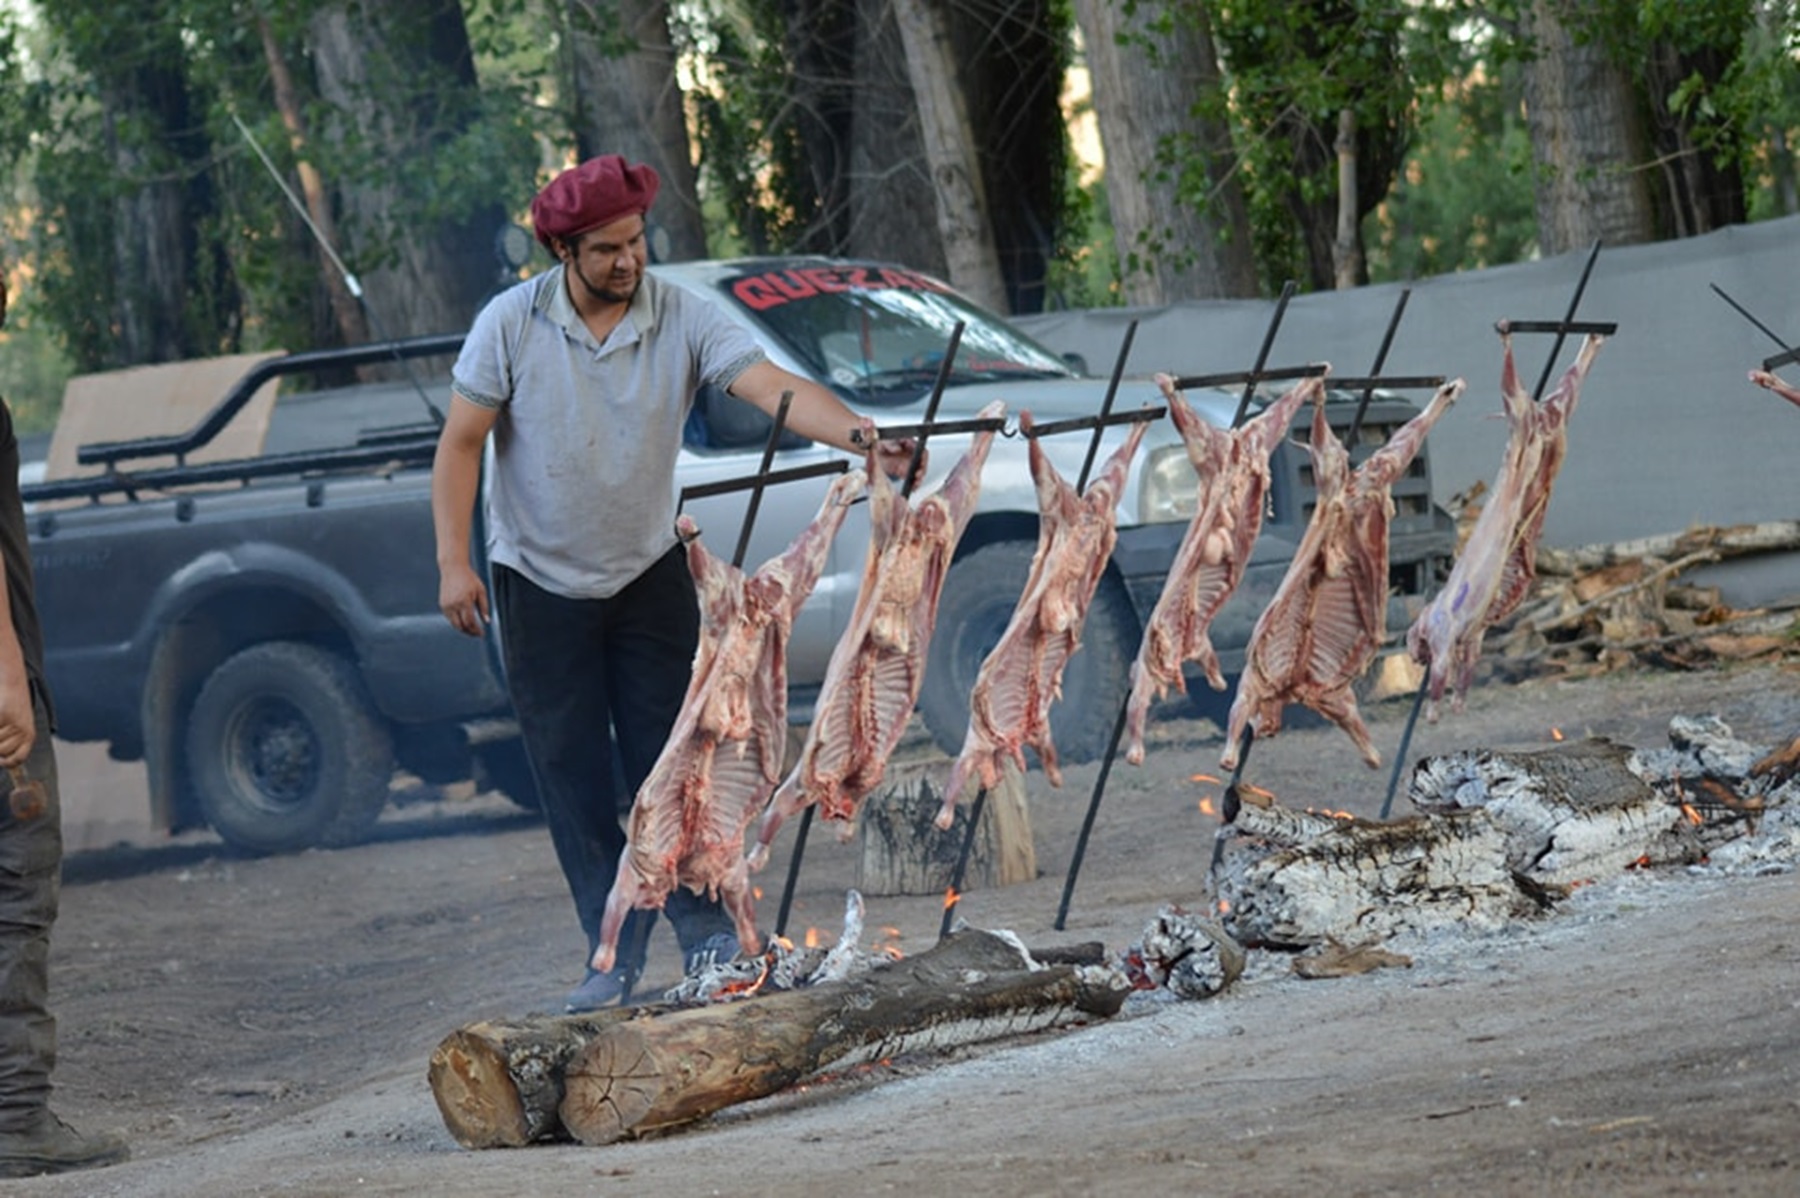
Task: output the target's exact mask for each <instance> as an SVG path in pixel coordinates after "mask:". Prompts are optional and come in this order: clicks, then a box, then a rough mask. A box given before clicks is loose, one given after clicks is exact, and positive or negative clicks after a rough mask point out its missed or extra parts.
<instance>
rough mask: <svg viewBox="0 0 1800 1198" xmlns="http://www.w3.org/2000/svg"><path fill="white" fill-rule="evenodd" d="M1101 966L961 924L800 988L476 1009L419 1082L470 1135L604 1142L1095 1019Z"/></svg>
mask: <svg viewBox="0 0 1800 1198" xmlns="http://www.w3.org/2000/svg"><path fill="white" fill-rule="evenodd" d="M1126 993H1127V983H1126V981H1125V980H1124V978H1123V976H1122V975H1121V974H1119V973H1118V972H1117V971H1116V970H1113V969H1111V968H1108V967H1096V966H1086V965H1051V966H1045V965H1042V964H1041V963H1039V962H1037V961H1034V960H1033V959H1032V957H1031V955H1030V954H1029V953H1028V952H1026V951H1025V950H1024V949H1023V948H1022V947H1021V946H1020V945H1018V943H1017V941H1016V939H1013V938H1009V937H1007V936H1005V935H1000V934H995V933H990V932H979V931H968V932H960V933H958V934H956V935H954V936H951V937H949V938H947V939H945V940H944V941H942V942H940V943H939V944H938V945H937V946H935V947H933V948H932V949H929V950H927V951H926V952H923V953H920V954H919V955H918V956H916V957H909V958H905V959H902V960H900V961H895V962H893V963H891V964H889V965H886V966H885V967H882V968H878V969H875V970H872V971H871V972H868V973H866V974H862V975H859V976H855V977H851V978H847V979H844V980H841V981H834V982H829V983H825V984H822V985H818V986H813V987H809V988H807V989H803V990H793V991H786V992H782V993H774V994H761V995H757V996H754V997H751V998H744V999H740V1000H739V1001H736V1002H730V1003H717V1004H712V1005H708V1006H702V1007H690V1008H680V1009H676V1008H669V1007H661V1008H639V1009H637V1010H635V1011H627V1012H616V1013H611V1016H612V1017H610V1018H607V1017H591V1016H589V1017H551V1016H544V1017H539V1018H535V1019H529V1020H525V1021H521V1022H513V1023H492V1022H484V1023H476V1024H472V1025H470V1026H468V1027H464V1028H461V1029H459V1030H458V1031H455V1032H452V1033H451V1034H450V1035H449V1036H448V1037H446V1038H445V1040H444V1041H443V1042H442V1043H441V1044H440V1045H439V1046H438V1048H437V1050H436V1051H435V1052H434V1053H433V1054H432V1058H431V1066H430V1070H429V1080H430V1082H431V1088H432V1094H433V1096H434V1097H435V1098H436V1099H437V1103H438V1110H439V1112H440V1113H441V1114H442V1115H443V1118H444V1123H445V1126H446V1127H448V1128H449V1130H450V1133H451V1134H452V1135H453V1136H455V1137H456V1140H457V1142H458V1143H460V1144H462V1145H464V1146H465V1147H469V1148H488V1147H497V1146H518V1145H522V1144H526V1143H531V1142H533V1141H537V1140H548V1139H565V1138H573V1139H575V1140H578V1141H580V1142H582V1143H584V1144H607V1143H612V1142H614V1141H617V1140H621V1139H626V1138H630V1137H636V1136H642V1135H646V1134H649V1133H653V1132H658V1131H663V1130H667V1129H669V1128H673V1127H678V1126H680V1125H682V1124H686V1123H691V1122H693V1121H695V1120H697V1119H701V1118H703V1117H705V1116H706V1115H709V1114H712V1113H714V1112H716V1111H719V1110H721V1109H723V1108H725V1107H727V1106H731V1105H733V1104H736V1103H741V1102H748V1101H750V1100H752V1099H756V1098H762V1097H766V1096H768V1095H770V1094H774V1093H776V1092H778V1091H780V1090H782V1089H784V1088H786V1087H788V1086H790V1085H793V1084H794V1083H795V1082H798V1081H800V1080H802V1079H804V1078H806V1077H808V1076H810V1075H813V1074H815V1073H817V1072H819V1071H820V1070H822V1069H825V1068H827V1067H837V1068H843V1067H847V1066H849V1065H853V1064H858V1063H862V1062H865V1061H871V1060H880V1059H884V1058H887V1057H891V1056H896V1055H899V1054H901V1053H906V1052H917V1051H929V1050H941V1049H946V1048H951V1047H955V1046H958V1045H963V1044H970V1043H977V1042H983V1041H991V1040H997V1039H1001V1038H1003V1037H1007V1036H1014V1035H1019V1034H1022V1033H1026V1032H1033V1031H1039V1030H1043V1029H1046V1028H1052V1027H1062V1026H1068V1025H1072V1024H1077V1023H1082V1022H1087V1021H1090V1020H1092V1019H1095V1018H1106V1017H1110V1016H1111V1015H1113V1014H1116V1013H1117V1012H1118V1010H1119V1008H1120V1007H1121V1006H1122V1005H1123V1004H1124V1000H1125V995H1126Z"/></svg>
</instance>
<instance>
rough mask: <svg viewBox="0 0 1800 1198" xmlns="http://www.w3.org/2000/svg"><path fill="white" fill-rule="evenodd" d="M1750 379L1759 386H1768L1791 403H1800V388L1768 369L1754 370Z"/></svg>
mask: <svg viewBox="0 0 1800 1198" xmlns="http://www.w3.org/2000/svg"><path fill="white" fill-rule="evenodd" d="M1750 381H1751V382H1753V383H1755V384H1756V385H1757V386H1758V387H1764V388H1767V389H1768V390H1770V391H1773V392H1774V393H1775V394H1777V395H1779V396H1781V398H1783V399H1785V400H1787V401H1788V402H1789V403H1791V404H1795V405H1800V390H1796V389H1795V388H1793V387H1790V386H1788V385H1787V384H1786V383H1784V382H1782V381H1781V380H1780V379H1779V378H1776V377H1775V376H1774V375H1773V374H1770V373H1769V372H1768V371H1766V370H1752V371H1751V372H1750Z"/></svg>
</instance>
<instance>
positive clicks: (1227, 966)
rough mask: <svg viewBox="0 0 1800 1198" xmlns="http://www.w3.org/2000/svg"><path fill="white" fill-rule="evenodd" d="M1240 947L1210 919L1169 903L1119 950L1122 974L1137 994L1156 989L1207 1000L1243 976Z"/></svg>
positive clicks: (1183, 996)
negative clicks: (1122, 954)
mask: <svg viewBox="0 0 1800 1198" xmlns="http://www.w3.org/2000/svg"><path fill="white" fill-rule="evenodd" d="M1244 965H1245V957H1244V949H1243V946H1242V945H1240V944H1239V943H1238V942H1237V941H1235V940H1233V939H1232V938H1231V937H1230V936H1228V935H1227V934H1226V932H1225V929H1224V928H1223V927H1221V926H1219V924H1218V923H1217V922H1216V921H1214V920H1210V919H1203V918H1201V917H1199V916H1197V915H1195V914H1193V913H1192V912H1190V911H1185V910H1183V909H1182V908H1180V907H1178V906H1176V905H1174V904H1173V903H1171V904H1169V905H1167V906H1165V907H1163V909H1162V910H1160V911H1158V912H1157V913H1156V918H1155V919H1153V920H1151V921H1150V922H1149V923H1148V924H1147V925H1145V927H1144V931H1143V934H1142V935H1141V936H1139V937H1138V942H1137V943H1136V944H1134V945H1132V946H1131V947H1130V948H1129V949H1127V950H1126V952H1125V973H1126V976H1128V977H1129V978H1130V979H1131V982H1132V985H1133V986H1134V987H1136V988H1137V989H1140V990H1150V989H1154V988H1156V987H1158V986H1161V987H1163V988H1165V989H1167V990H1168V991H1169V992H1170V993H1171V994H1174V995H1177V996H1178V997H1181V998H1211V997H1212V996H1213V995H1215V994H1218V993H1219V992H1220V991H1222V990H1224V989H1225V988H1226V987H1227V986H1230V985H1231V984H1232V983H1233V982H1235V981H1237V980H1238V978H1240V977H1242V976H1243V975H1244Z"/></svg>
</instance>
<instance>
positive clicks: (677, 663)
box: [432, 154, 912, 1011]
mask: <svg viewBox="0 0 1800 1198" xmlns="http://www.w3.org/2000/svg"><path fill="white" fill-rule="evenodd" d="M657 185H658V179H657V176H656V172H655V171H654V170H652V169H651V168H650V167H649V166H646V165H643V164H641V163H640V164H636V165H634V164H631V163H628V162H626V160H625V159H624V158H622V157H620V156H619V155H617V154H607V155H603V156H601V157H599V158H593V159H589V160H588V161H586V162H583V163H582V164H581V165H579V166H577V167H574V168H573V169H571V170H566V171H564V172H562V173H561V174H559V175H557V176H556V178H554V179H552V180H551V181H550V183H549V184H548V185H547V186H546V187H545V188H544V189H543V190H542V191H541V192H539V193H538V195H537V197H536V199H534V200H533V201H532V204H531V214H532V222H533V224H534V225H535V227H536V233H537V237H538V240H539V241H541V242H542V243H543V244H544V246H545V248H547V249H548V250H549V251H550V252H551V253H552V254H554V255H555V256H556V258H557V261H558V265H557V266H556V267H555V268H554V269H551V270H549V271H546V272H545V273H543V274H540V275H537V276H535V277H533V278H530V279H527V280H525V281H524V282H522V283H519V284H517V285H516V286H513V287H511V288H508V289H507V290H506V291H504V292H502V293H501V294H500V295H498V296H496V297H495V298H494V299H493V301H492V302H490V303H489V304H488V305H487V306H486V307H485V308H483V309H482V311H481V312H480V314H479V315H477V316H476V318H475V323H474V326H473V327H472V328H471V329H470V331H469V336H468V339H467V340H466V341H465V342H464V343H463V348H462V353H461V355H460V356H459V357H458V359H457V362H456V366H455V369H454V371H453V374H452V378H453V389H452V398H451V404H450V414H449V418H448V420H447V421H446V422H445V425H444V429H443V433H442V435H441V437H440V439H439V442H438V450H437V457H436V461H435V464H434V465H433V468H432V516H433V523H434V525H435V528H436V534H437V557H438V570H439V575H440V582H439V589H438V603H439V606H440V607H442V609H443V612H444V615H445V617H446V618H447V619H449V621H450V623H451V624H453V625H454V626H456V627H457V628H458V629H460V630H461V631H463V632H465V633H468V634H469V635H471V636H479V635H481V634H482V632H483V630H484V629H485V627H486V625H487V623H488V620H489V618H490V616H497V617H498V619H499V622H500V627H501V629H502V633H503V635H502V637H501V648H502V653H503V661H504V663H505V667H506V676H507V686H508V689H509V691H510V692H511V695H512V701H513V707H514V709H515V711H516V713H517V715H518V718H519V724H520V728H521V729H522V731H523V734H524V740H525V750H526V754H527V756H528V757H529V758H530V761H531V766H532V774H533V776H534V777H535V779H536V781H537V786H538V795H539V798H540V800H541V802H542V805H543V811H544V819H545V823H546V824H547V825H548V827H549V830H550V839H551V843H552V844H553V845H554V846H555V849H556V855H557V859H558V861H559V862H560V863H561V866H562V870H563V876H564V877H565V878H566V879H567V880H568V883H569V890H570V893H571V895H572V896H573V898H574V900H575V909H576V913H577V915H578V916H579V917H580V920H581V926H582V928H583V930H584V931H586V933H587V940H588V944H587V957H586V958H584V960H589V961H591V959H592V957H593V954H594V951H595V949H596V948H597V947H598V945H599V940H600V918H601V915H602V913H603V912H604V910H605V906H606V898H607V895H608V893H609V892H610V891H611V889H612V884H613V877H614V875H615V874H616V873H617V871H618V866H619V859H620V857H621V856H622V854H623V852H624V849H625V832H624V829H623V827H622V825H621V823H620V816H621V814H622V812H621V808H628V807H629V803H630V800H631V798H632V796H633V795H635V794H636V793H637V791H638V788H639V786H640V785H642V783H643V780H644V778H645V777H646V776H647V775H648V774H649V772H650V768H651V766H652V765H653V764H654V763H655V760H656V757H657V754H658V753H660V752H661V750H662V747H663V743H664V741H666V740H667V739H668V735H669V731H670V729H671V728H672V727H673V726H674V723H675V718H676V715H677V714H678V713H679V711H680V707H681V701H682V696H683V695H684V693H685V692H686V690H687V685H688V678H689V673H690V670H691V667H692V664H693V658H694V653H695V650H696V648H697V647H698V645H699V635H700V616H699V601H698V598H697V596H696V594H695V589H694V581H693V578H692V577H691V576H690V575H689V573H688V569H687V564H686V561H685V559H684V556H683V554H682V551H681V548H680V546H679V545H678V544H677V541H676V536H675V500H676V494H675V485H674V479H675V462H676V456H677V454H678V453H679V452H680V449H681V433H682V426H683V424H684V423H685V421H686V419H687V416H688V412H689V409H690V408H691V407H692V405H693V401H694V395H695V393H696V392H697V391H698V390H699V389H700V388H701V386H703V385H706V384H711V385H713V386H715V387H717V388H719V389H720V390H721V391H725V392H728V393H729V394H731V395H733V396H736V397H737V398H738V399H740V400H743V401H745V402H747V403H750V404H753V405H755V406H756V407H758V408H760V409H762V410H763V411H764V412H767V413H769V414H771V415H773V414H774V412H775V411H776V409H777V407H778V405H779V403H780V400H781V394H782V392H783V391H791V392H793V400H792V402H791V406H790V408H789V411H788V415H787V427H788V428H790V429H792V430H793V431H794V432H796V433H799V434H800V435H802V436H805V437H808V438H810V439H812V440H814V441H820V442H824V443H825V444H828V445H834V446H837V447H838V448H840V449H846V450H852V451H854V452H857V453H861V452H862V449H861V447H860V446H858V445H856V444H854V443H853V442H852V439H851V437H852V433H853V432H854V430H855V429H856V428H857V427H858V418H857V416H856V414H855V413H853V412H852V411H851V410H850V409H849V408H847V407H846V406H845V405H844V404H843V402H842V401H841V400H839V399H838V397H837V396H836V394H834V393H833V392H832V391H830V390H828V389H826V388H825V387H823V386H820V385H819V384H817V383H815V382H813V381H812V380H810V379H806V378H802V377H800V376H798V375H795V374H792V373H790V372H789V371H786V370H783V369H782V368H780V367H778V366H776V365H775V364H774V363H773V362H770V361H769V360H768V359H767V357H765V356H764V354H763V352H762V350H761V348H760V347H759V346H758V345H757V343H756V342H755V340H754V339H753V338H752V337H751V336H750V334H749V333H748V332H747V331H745V330H744V329H743V328H742V327H741V326H739V325H737V324H736V323H734V322H733V321H731V320H730V319H729V318H728V317H727V316H725V314H724V313H723V312H721V311H720V310H719V309H718V308H716V307H715V306H713V305H712V304H709V303H708V302H706V301H705V300H703V299H701V298H699V297H697V296H694V295H691V294H689V293H688V292H685V291H683V290H681V289H680V288H678V287H675V286H673V285H670V284H667V283H663V282H661V281H659V280H658V279H656V278H655V277H654V276H652V275H650V274H648V273H647V271H646V267H647V264H648V254H647V251H646V248H645V236H644V233H645V213H646V212H648V210H649V208H650V205H651V204H652V203H653V202H654V201H655V199H656V191H657ZM490 433H491V434H492V435H493V445H494V462H493V469H492V473H491V474H490V476H489V478H488V494H487V509H486V511H487V517H488V519H487V529H486V531H487V541H488V559H489V562H490V565H491V571H492V583H493V593H492V596H491V597H490V595H489V591H488V587H487V585H486V584H485V583H484V582H483V581H482V578H481V575H480V574H479V573H477V571H476V570H475V568H474V566H473V565H472V563H471V560H470V552H469V537H470V530H471V526H472V514H473V510H474V505H475V502H476V496H477V491H478V489H479V480H480V474H481V459H482V452H483V447H484V446H485V444H486V443H487V440H488V437H489V434H490ZM911 452H912V447H911V446H910V445H907V444H903V443H892V444H884V445H883V446H882V462H883V465H884V467H885V468H886V469H887V470H888V471H889V473H890V474H895V475H900V474H904V473H905V470H906V466H907V463H908V460H909V458H910V455H911ZM490 603H491V607H490ZM609 729H610V730H611V731H612V733H613V735H612V736H611V737H608V736H607V735H605V733H606V731H607V730H609ZM615 770H616V772H617V775H618V777H617V778H615ZM621 781H622V783H623V789H622V790H621V789H620V788H619V784H620V782H621ZM664 910H665V911H666V912H667V914H668V916H669V919H670V922H671V923H672V924H673V925H674V928H675V934H676V937H677V939H678V940H679V941H680V944H681V948H682V952H683V957H684V963H685V964H686V966H687V967H688V968H690V969H692V968H693V967H695V966H697V965H698V964H700V963H702V962H704V961H705V960H708V959H712V958H715V957H718V958H729V957H730V956H733V955H735V954H736V952H737V940H736V937H735V936H734V935H733V934H732V922H731V920H730V918H729V917H728V916H727V915H726V914H725V912H724V911H723V910H722V909H721V908H720V905H719V903H718V901H717V900H706V899H703V898H701V897H698V896H696V895H694V894H692V893H691V892H689V891H688V890H686V889H685V888H677V889H676V890H675V892H674V893H673V894H671V895H670V896H669V898H668V901H667V903H666V905H665V907H664ZM654 918H655V914H654V912H634V913H633V920H634V921H635V926H634V923H632V922H628V923H627V925H626V928H625V931H624V932H623V933H622V934H621V936H620V944H621V948H622V950H623V948H624V946H628V945H635V946H638V952H639V953H641V952H642V946H643V945H644V943H645V942H646V940H647V935H646V933H647V931H648V926H649V921H651V920H654ZM621 957H622V961H621V964H620V965H619V966H618V967H616V968H615V969H614V970H613V971H611V972H606V973H602V972H598V971H595V970H594V969H593V968H592V967H591V965H590V966H589V968H588V971H587V976H586V977H585V979H584V980H583V981H582V982H581V984H580V985H578V986H577V987H576V988H575V990H574V991H573V992H571V993H570V994H569V995H568V998H567V999H566V1001H565V1007H566V1009H568V1010H570V1011H585V1010H593V1009H596V1008H599V1007H603V1006H608V1005H611V1004H613V1003H617V1002H619V1001H620V1000H621V999H622V998H623V997H624V996H626V995H628V994H629V993H630V989H631V986H632V983H633V981H634V980H635V976H636V974H637V973H638V972H639V971H640V970H641V968H642V960H641V958H640V959H638V960H632V959H630V956H629V955H628V954H627V953H625V952H623V951H622V952H621Z"/></svg>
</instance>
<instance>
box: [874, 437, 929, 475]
mask: <svg viewBox="0 0 1800 1198" xmlns="http://www.w3.org/2000/svg"><path fill="white" fill-rule="evenodd" d="M914 453H918V454H919V465H918V468H917V469H916V470H914V471H913V475H912V480H911V481H912V483H913V485H914V486H917V485H918V484H919V483H921V482H923V481H924V480H925V471H926V469H927V467H929V466H930V464H931V454H930V451H929V450H925V451H921V450H920V449H919V443H918V442H917V441H914V440H913V439H912V438H911V437H907V438H906V439H904V440H901V441H882V442H880V443H879V444H877V445H876V446H875V462H876V464H877V465H879V466H880V467H881V470H882V472H883V473H884V474H886V475H887V476H888V477H889V478H891V479H893V480H894V481H895V482H896V483H898V484H900V485H901V486H905V485H906V483H907V477H906V471H907V468H908V467H910V466H911V465H912V458H913V454H914Z"/></svg>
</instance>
